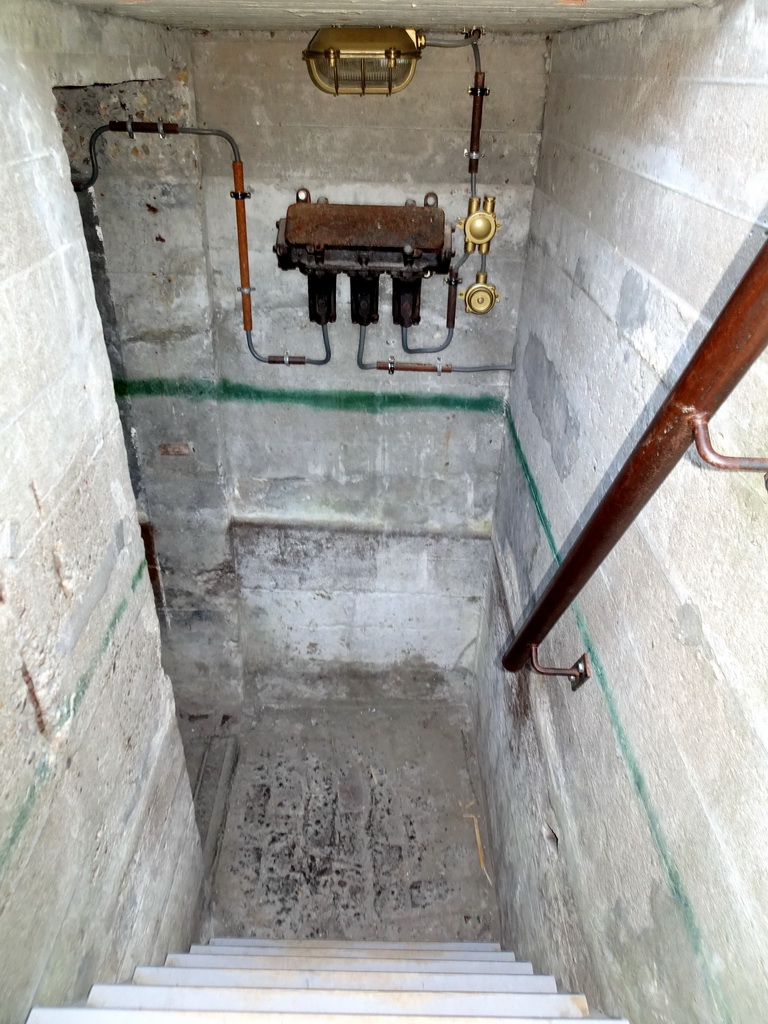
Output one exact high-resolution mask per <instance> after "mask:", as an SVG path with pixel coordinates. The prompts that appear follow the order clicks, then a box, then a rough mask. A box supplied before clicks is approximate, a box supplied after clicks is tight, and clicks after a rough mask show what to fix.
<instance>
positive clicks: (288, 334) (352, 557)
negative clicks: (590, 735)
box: [59, 32, 547, 712]
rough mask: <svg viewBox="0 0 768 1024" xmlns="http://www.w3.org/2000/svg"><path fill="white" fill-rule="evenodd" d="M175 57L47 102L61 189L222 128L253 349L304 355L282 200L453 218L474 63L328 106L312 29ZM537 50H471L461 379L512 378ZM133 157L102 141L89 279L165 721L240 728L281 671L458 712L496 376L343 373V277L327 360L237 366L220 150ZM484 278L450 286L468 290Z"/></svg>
mask: <svg viewBox="0 0 768 1024" xmlns="http://www.w3.org/2000/svg"><path fill="white" fill-rule="evenodd" d="M185 39H186V40H187V41H189V43H190V47H191V58H189V59H187V58H185V60H186V63H185V71H188V72H189V74H188V76H185V78H184V81H183V82H179V80H178V77H173V76H172V77H171V78H167V79H160V78H156V79H155V80H154V81H152V82H129V83H124V84H123V85H116V86H106V87H93V88H90V89H83V90H61V91H60V92H59V99H60V114H61V120H62V124H63V127H64V129H65V140H66V143H67V149H68V152H69V154H70V157H71V159H72V161H73V164H74V165H75V167H78V168H79V167H80V165H81V158H82V157H83V155H84V154H85V150H86V144H87V138H88V135H89V134H90V131H91V130H92V128H93V127H95V126H96V124H98V123H103V120H104V119H106V118H107V117H109V116H119V114H118V111H126V110H127V111H128V112H131V111H133V112H136V111H137V110H139V111H141V116H142V117H145V118H146V119H149V120H153V119H158V118H162V119H166V120H167V119H173V120H180V121H182V122H184V123H194V122H195V120H197V122H198V123H200V124H206V125H208V126H210V127H216V128H220V129H224V130H226V131H228V132H230V133H231V134H232V135H233V136H234V138H235V139H236V140H237V142H238V144H239V146H240V148H241V151H242V155H243V162H244V167H245V175H246V185H247V188H248V189H249V190H250V191H251V192H252V196H253V198H252V200H251V201H250V203H249V204H248V210H247V216H248V235H249V249H250V259H251V273H252V280H253V283H254V286H255V289H256V290H255V293H254V296H253V303H254V310H255V325H254V339H255V344H256V346H257V348H258V349H259V350H260V351H262V352H269V353H275V352H278V353H283V352H285V351H290V352H291V353H294V354H307V355H310V356H312V355H313V354H314V353H315V352H316V351H317V352H319V351H320V348H321V340H320V331H319V328H317V327H316V326H315V325H314V324H311V323H309V321H308V317H307V295H306V278H305V277H304V276H303V275H301V274H299V273H298V272H295V273H286V272H284V271H281V270H280V269H279V268H278V266H277V264H276V260H275V257H274V254H273V252H272V246H273V243H274V241H275V226H274V225H275V221H276V220H277V219H278V218H280V217H282V216H284V215H285V211H286V208H287V207H288V205H289V204H290V203H292V202H293V200H294V197H295V193H296V190H297V189H298V188H299V187H300V186H305V187H307V188H309V189H310V190H311V192H312V194H313V196H314V197H315V198H318V197H319V196H320V195H321V194H325V195H327V196H328V197H329V198H330V199H331V201H333V202H357V203H386V204H396V205H399V204H401V203H403V202H404V200H405V199H406V198H408V197H415V198H416V199H417V201H418V202H421V201H422V197H423V196H424V194H425V193H426V192H427V191H431V190H435V191H436V192H437V193H438V195H439V197H440V202H441V205H442V206H444V208H445V210H446V217H447V218H448V219H450V220H451V221H453V222H455V221H456V220H458V219H459V217H460V216H462V215H463V213H464V212H465V210H466V201H467V194H468V182H467V174H466V160H465V158H464V157H463V155H462V154H463V149H464V148H465V146H466V140H467V132H468V130H469V118H470V113H471V104H470V101H469V98H468V97H467V95H466V85H467V84H468V83H469V81H471V73H472V71H471V69H472V59H471V53H469V52H468V51H465V50H462V51H457V52H454V51H437V50H430V51H427V52H426V53H425V54H424V57H423V59H422V61H421V62H420V64H421V66H420V67H419V69H418V77H417V81H416V82H415V83H414V85H413V86H412V87H411V88H410V89H409V90H408V91H407V93H405V94H403V95H402V96H401V95H396V96H392V97H379V96H371V97H366V98H365V99H361V98H359V97H347V96H343V97H339V98H334V97H329V96H327V95H324V94H322V93H321V92H320V91H319V90H317V89H316V88H314V86H313V85H312V84H311V82H310V80H309V77H308V76H307V74H306V70H305V68H304V65H303V64H302V62H301V56H300V55H301V50H302V46H303V45H305V44H306V41H307V37H306V35H305V34H303V33H288V32H278V33H269V32H212V33H205V34H203V33H199V34H193V35H190V36H185ZM546 51H547V45H546V43H545V42H544V40H543V39H542V37H538V36H526V37H518V38H512V39H507V38H505V37H500V38H491V37H487V38H486V39H485V40H484V42H483V59H484V61H485V64H486V68H487V71H488V80H489V83H493V90H492V94H491V96H490V97H489V99H488V104H487V108H486V132H485V135H484V151H485V153H486V158H485V160H484V161H483V163H482V173H481V178H480V184H481V187H482V188H483V190H484V191H487V192H491V193H494V194H495V195H496V196H497V211H498V212H499V216H500V217H501V219H502V220H503V222H504V224H503V228H502V231H501V232H500V233H499V234H498V235H497V238H496V240H495V241H494V249H493V252H492V254H491V259H490V269H491V276H492V279H493V280H494V281H496V283H497V284H498V286H499V288H500V290H501V291H502V292H503V304H502V305H501V306H500V307H499V308H498V309H497V310H494V311H493V312H492V313H491V314H490V315H489V316H488V317H474V318H473V317H471V316H467V315H466V314H464V313H461V314H460V317H459V325H458V327H457V331H456V342H455V343H454V346H453V347H452V349H451V350H450V352H449V353H447V355H448V356H450V358H451V359H452V360H453V361H454V362H458V363H469V364H477V363H479V364H483V363H498V362H502V363H503V362H505V361H506V355H505V353H508V352H509V351H510V350H511V344H512V339H513V335H514V327H515V323H516V316H517V305H518V300H519V294H520V287H521V283H522V268H523V262H522V254H523V249H524V245H525V240H526V238H527V234H528V224H529V219H530V205H531V200H532V194H533V175H534V172H535V165H536V158H537V154H538V146H539V139H540V131H541V117H542V102H543V92H544V84H545V80H546V76H545V60H546ZM286 69H290V71H289V72H288V73H287V71H286ZM110 81H112V80H111V79H110ZM446 96H451V97H452V98H453V99H452V101H451V102H446ZM454 99H455V102H454V101H453V100H454ZM142 143H143V145H142V144H138V143H136V142H131V141H130V140H127V139H120V138H115V137H110V138H109V141H108V143H107V142H105V143H104V145H103V149H102V153H103V159H102V176H101V178H100V180H99V188H98V190H97V194H96V196H95V209H94V210H93V211H91V214H90V215H91V217H93V215H94V214H95V216H96V217H97V218H98V228H99V231H100V233H101V239H100V238H99V231H97V230H96V227H94V230H93V231H92V232H91V233H90V237H91V242H92V244H91V258H92V262H93V265H94V269H95V272H97V273H98V274H101V281H102V284H103V287H102V288H100V291H101V292H102V295H103V301H102V314H103V315H104V316H105V321H106V323H107V324H108V325H109V329H110V334H109V337H108V341H109V342H110V352H111V355H112V358H113V372H114V373H115V376H116V378H117V381H116V386H117V388H118V393H119V395H120V403H121V411H122V414H123V422H124V424H125V425H126V427H127V441H128V446H129V451H130V453H131V455H132V458H133V467H132V468H133V469H134V470H135V472H134V482H135V486H136V490H137V493H138V495H139V500H140V503H141V506H142V511H143V512H144V514H145V517H146V519H147V521H148V528H149V527H151V531H152V534H153V537H154V545H155V551H156V556H157V568H158V579H159V581H160V583H161V585H162V587H161V589H160V588H158V595H159V604H160V612H161V615H160V618H161V624H162V627H163V631H164V644H163V661H164V665H165V667H166V669H167V671H168V672H169V674H170V675H171V677H172V679H173V681H174V686H175V690H176V694H177V698H178V699H179V700H180V704H181V706H182V708H183V710H190V711H195V712H206V711H208V712H213V711H215V710H219V711H221V710H227V711H232V710H235V711H236V710H238V709H239V708H240V707H241V706H242V705H243V702H244V701H245V702H247V703H249V704H252V703H253V702H256V703H258V701H260V700H262V699H267V698H268V694H269V693H271V692H274V689H275V686H282V685H283V683H284V684H285V686H289V685H291V680H293V685H295V680H296V679H297V678H298V677H303V678H309V677H312V678H313V679H314V680H315V682H316V683H317V685H318V686H323V687H324V686H327V685H331V684H332V681H333V680H334V679H338V680H342V683H341V685H342V688H344V687H346V686H347V684H349V685H351V682H350V681H351V680H353V679H355V678H357V679H363V678H366V679H371V678H377V679H379V680H382V679H383V678H384V677H387V678H390V679H394V678H395V677H402V678H404V679H408V678H413V679H416V678H417V677H419V678H421V677H423V676H424V674H425V673H427V675H429V676H430V678H433V679H435V680H438V684H437V685H438V687H439V688H440V690H441V692H446V693H448V692H452V693H453V694H454V695H459V696H461V697H462V698H465V696H466V686H467V677H468V675H469V667H470V665H471V663H472V661H473V659H474V643H475V639H476V635H477V629H478V624H479V607H480V598H481V594H482V588H483V585H484V577H485V571H486V566H487V559H488V554H489V548H490V544H489V538H490V522H491V514H492V509H493V502H494V498H495V493H496V485H497V478H498V470H499V463H500V454H501V445H502V440H503V421H502V410H503V396H504V393H505V392H506V388H507V374H505V373H500V372H496V373H488V374H479V375H476V376H475V375H469V374H465V375H460V374H453V375H447V374H446V375H444V376H442V377H441V378H440V379H438V378H437V377H436V376H435V377H433V378H430V377H428V376H427V375H424V374H412V373H411V374H399V375H397V376H394V377H389V376H388V375H386V374H381V373H375V372H374V373H364V372H362V371H360V370H359V369H358V367H357V363H356V346H357V328H356V327H354V325H352V324H351V323H350V322H349V316H348V292H347V288H348V281H347V279H346V277H344V276H340V278H339V288H338V292H339V294H338V321H337V323H335V324H333V325H331V339H332V350H333V359H332V362H331V364H330V365H328V366H321V367H316V366H298V367H296V366H292V367H285V366H282V365H270V366H265V365H264V364H262V363H258V362H256V361H255V360H254V359H253V358H252V356H251V355H250V354H249V352H248V349H247V348H246V345H245V340H244V335H243V331H242V321H241V318H240V310H239V296H238V294H237V291H236V286H237V284H238V269H237V249H236V241H235V217H234V210H233V204H232V200H231V198H230V190H231V189H232V181H231V164H230V154H229V152H228V150H227V147H226V146H222V145H221V143H220V142H219V141H218V140H211V139H204V140H200V142H199V145H198V143H197V141H196V140H194V139H192V138H190V137H181V138H179V137H174V139H173V140H172V141H165V142H163V141H162V140H160V139H158V138H156V137H151V136H147V137H146V139H145V140H142ZM457 237H458V236H457ZM475 262H477V258H475ZM475 269H477V268H476V267H474V268H473V267H470V265H467V267H466V272H467V273H466V279H467V280H470V279H471V278H470V277H469V275H470V273H471V274H472V275H474V270H475ZM387 289H388V282H387V279H386V278H384V279H383V284H382V298H381V323H380V324H379V325H378V326H376V327H372V328H371V330H370V331H369V336H368V351H369V355H370V357H371V358H372V359H373V358H376V359H381V358H384V356H386V355H389V354H390V353H391V352H394V351H396V348H395V345H396V343H397V345H398V346H399V340H400V339H399V331H397V330H396V329H395V327H394V325H393V324H392V323H391V318H390V310H389V297H388V294H387ZM422 316H423V323H422V324H421V325H420V327H419V328H418V332H417V340H416V341H414V344H419V345H420V344H427V343H428V344H433V343H434V339H436V338H438V337H440V338H441V339H442V337H443V336H444V333H445V328H444V326H443V323H444V317H445V287H444V284H443V282H442V280H438V279H434V280H431V281H427V282H425V285H424V295H423V301H422ZM403 566H407V567H408V569H407V570H406V571H403ZM344 680H345V681H344Z"/></svg>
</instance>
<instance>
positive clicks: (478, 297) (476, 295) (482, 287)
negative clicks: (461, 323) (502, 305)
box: [459, 271, 501, 313]
mask: <svg viewBox="0 0 768 1024" xmlns="http://www.w3.org/2000/svg"><path fill="white" fill-rule="evenodd" d="M459 298H460V299H464V309H465V311H466V312H467V313H490V311H491V310H492V309H493V307H494V306H495V305H496V303H497V302H499V301H500V300H501V296H500V295H499V293H498V292H497V291H496V289H495V288H494V286H493V285H492V284H488V275H487V274H484V273H482V271H481V272H480V273H478V275H477V277H476V278H475V283H474V284H472V285H470V286H469V288H467V289H466V291H463V292H459Z"/></svg>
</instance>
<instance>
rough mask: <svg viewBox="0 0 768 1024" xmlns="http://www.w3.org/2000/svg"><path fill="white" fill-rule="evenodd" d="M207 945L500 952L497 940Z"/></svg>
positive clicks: (222, 942)
mask: <svg viewBox="0 0 768 1024" xmlns="http://www.w3.org/2000/svg"><path fill="white" fill-rule="evenodd" d="M209 946H244V947H250V946H274V947H275V948H280V949H300V948H301V949H304V948H307V949H322V948H323V947H324V946H328V947H330V948H332V949H343V948H346V947H349V948H351V949H387V950H389V949H411V950H422V949H424V950H427V949H445V950H450V949H458V950H464V951H466V952H472V951H477V952H481V951H486V952H490V953H492V952H501V946H500V944H499V943H498V942H384V941H381V942H380V941H375V942H362V941H356V940H354V939H237V938H228V937H226V936H221V937H218V938H215V939H211V941H210V942H209Z"/></svg>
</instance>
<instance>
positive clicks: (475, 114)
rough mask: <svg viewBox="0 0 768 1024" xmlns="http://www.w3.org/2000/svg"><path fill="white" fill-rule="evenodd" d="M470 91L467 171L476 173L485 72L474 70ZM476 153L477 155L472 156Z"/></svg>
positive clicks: (481, 124) (481, 123)
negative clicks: (470, 108)
mask: <svg viewBox="0 0 768 1024" xmlns="http://www.w3.org/2000/svg"><path fill="white" fill-rule="evenodd" d="M470 92H471V93H472V96H473V99H472V128H471V129H470V133H469V173H470V174H477V168H478V164H479V159H478V156H479V153H480V130H481V128H482V126H483V100H484V99H485V72H484V71H476V72H475V85H474V88H473V89H471V90H470ZM474 153H477V154H478V156H473V154H474Z"/></svg>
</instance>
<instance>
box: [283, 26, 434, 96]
mask: <svg viewBox="0 0 768 1024" xmlns="http://www.w3.org/2000/svg"><path fill="white" fill-rule="evenodd" d="M424 43H425V39H424V35H423V34H422V33H421V32H418V31H417V30H416V29H413V28H363V27H359V26H345V27H338V28H321V29H320V30H319V31H318V32H316V33H315V34H314V36H313V37H312V40H311V42H310V44H309V46H308V47H307V49H306V50H305V51H304V53H303V54H302V57H303V58H304V60H305V61H306V63H307V70H308V71H309V77H310V78H311V79H312V81H313V83H314V84H315V85H316V86H317V88H318V89H322V91H323V92H327V93H330V94H331V95H332V96H367V95H369V94H370V95H376V94H378V95H385V96H391V95H392V93H395V92H400V91H401V90H402V89H404V88H405V87H406V86H407V85H408V84H409V82H410V81H411V80H412V79H413V76H414V74H415V72H416V61H417V60H418V59H419V58H420V57H421V49H422V47H423V46H424Z"/></svg>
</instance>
